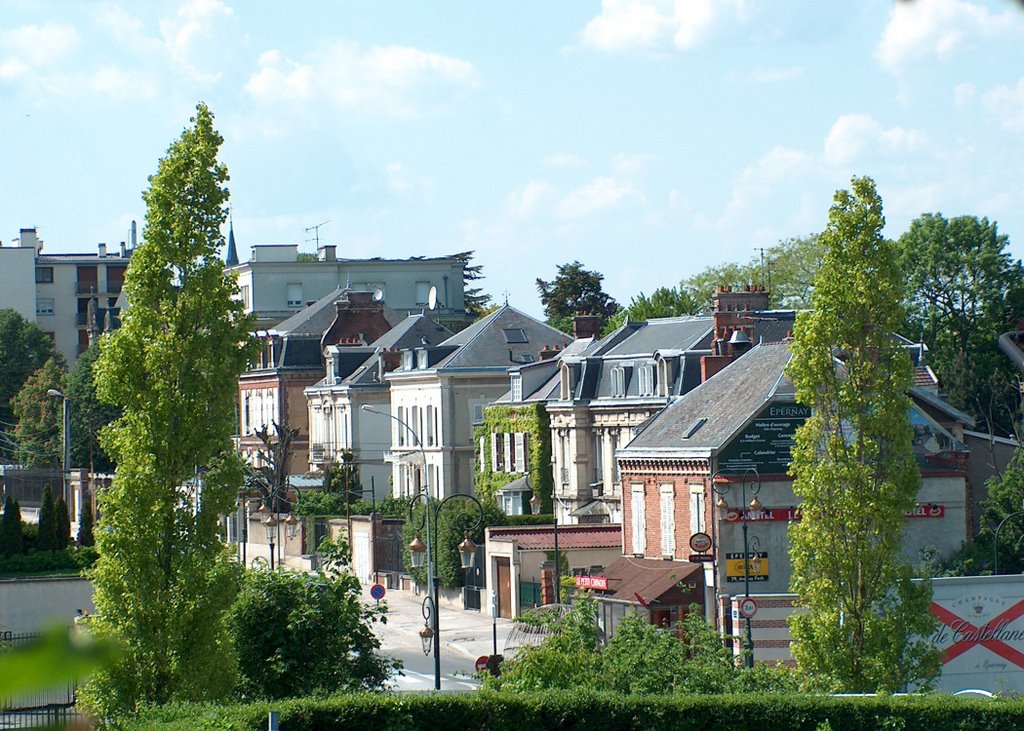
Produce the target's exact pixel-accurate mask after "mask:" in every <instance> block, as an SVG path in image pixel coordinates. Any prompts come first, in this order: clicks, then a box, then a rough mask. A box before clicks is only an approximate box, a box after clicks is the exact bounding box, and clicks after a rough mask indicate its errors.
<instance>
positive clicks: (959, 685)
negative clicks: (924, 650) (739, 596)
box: [732, 574, 1024, 695]
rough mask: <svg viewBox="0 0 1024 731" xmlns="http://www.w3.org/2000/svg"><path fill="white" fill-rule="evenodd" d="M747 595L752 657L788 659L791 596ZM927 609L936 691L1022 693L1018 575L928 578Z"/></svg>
mask: <svg viewBox="0 0 1024 731" xmlns="http://www.w3.org/2000/svg"><path fill="white" fill-rule="evenodd" d="M753 596H754V599H755V601H757V602H758V609H757V613H756V614H755V615H754V617H753V619H752V620H751V625H752V630H753V637H754V658H755V660H757V661H758V662H762V661H771V662H774V661H779V660H781V661H783V662H787V663H789V662H791V660H792V655H791V654H790V652H789V643H790V641H791V639H792V638H791V637H790V635H789V629H788V625H787V624H786V622H785V619H786V617H788V616H789V614H791V613H792V612H793V611H794V610H793V608H792V604H793V602H794V601H795V600H796V595H794V594H756V595H753ZM736 605H737V601H736V600H734V601H733V605H732V606H733V610H734V615H733V616H735V617H737V620H736V622H737V624H736V625H735V626H736V627H737V628H739V629H742V627H743V624H742V620H739V619H738V613H737V612H736V611H735V610H736V608H737V607H736ZM931 611H932V614H934V615H936V616H937V617H938V618H939V621H940V625H939V629H938V630H937V631H936V632H935V634H934V635H932V637H931V638H930V639H931V642H932V644H933V645H934V646H935V647H936V648H937V649H939V650H940V651H941V652H942V653H943V664H942V675H941V676H940V677H939V680H938V682H937V684H936V690H939V691H942V692H946V693H955V692H956V691H959V690H965V689H967V688H979V689H982V690H987V691H989V692H991V693H1013V694H1017V695H1019V694H1020V693H1022V692H1024V576H1020V575H1016V574H1015V575H1009V576H956V577H943V578H939V579H932V609H931ZM736 644H737V645H738V643H736Z"/></svg>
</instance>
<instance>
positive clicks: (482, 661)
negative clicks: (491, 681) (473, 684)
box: [476, 655, 490, 673]
mask: <svg viewBox="0 0 1024 731" xmlns="http://www.w3.org/2000/svg"><path fill="white" fill-rule="evenodd" d="M489 659H490V658H488V657H487V655H481V656H480V657H478V658H477V659H476V671H477V672H478V673H482V672H483V671H484V670H486V669H487V661H488V660H489Z"/></svg>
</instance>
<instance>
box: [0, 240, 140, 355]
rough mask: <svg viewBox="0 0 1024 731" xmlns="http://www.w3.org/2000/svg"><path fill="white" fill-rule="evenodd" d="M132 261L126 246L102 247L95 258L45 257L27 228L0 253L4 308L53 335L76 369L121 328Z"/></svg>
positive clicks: (0, 299)
mask: <svg viewBox="0 0 1024 731" xmlns="http://www.w3.org/2000/svg"><path fill="white" fill-rule="evenodd" d="M130 256H131V252H130V250H129V249H128V248H127V247H126V246H125V243H124V242H121V244H120V246H119V247H118V248H117V249H114V248H113V247H112V248H111V250H110V251H109V252H108V250H107V245H106V244H98V245H97V249H96V253H94V254H44V253H43V242H42V241H41V240H40V239H39V237H38V235H37V233H36V230H35V229H34V228H23V229H21V231H20V233H19V236H18V238H17V239H15V240H14V241H13V242H12V243H11V245H10V246H3V247H0V308H12V309H14V310H17V311H18V312H19V313H20V314H21V315H22V316H23V317H25V319H27V320H30V321H34V322H35V323H36V324H37V325H39V327H40V328H42V329H43V330H45V331H46V332H47V333H49V334H50V337H52V338H53V342H54V345H55V346H56V348H57V350H58V352H60V353H61V354H62V355H63V356H64V359H65V361H66V362H67V364H68V366H69V367H70V366H72V365H74V363H75V361H76V360H77V359H78V356H79V355H80V354H81V353H82V352H84V351H85V349H86V348H88V347H89V344H90V342H91V340H92V338H93V337H94V336H95V335H96V334H97V333H99V332H102V331H103V330H105V329H108V328H110V327H116V324H117V319H118V317H119V313H120V305H119V303H118V298H119V297H120V295H121V289H122V287H123V285H124V277H125V272H126V271H127V269H128V260H129V257H130Z"/></svg>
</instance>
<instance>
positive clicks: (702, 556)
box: [690, 553, 715, 563]
mask: <svg viewBox="0 0 1024 731" xmlns="http://www.w3.org/2000/svg"><path fill="white" fill-rule="evenodd" d="M714 560H715V556H714V554H712V553H691V554H690V561H692V562H693V563H711V562H712V561H714Z"/></svg>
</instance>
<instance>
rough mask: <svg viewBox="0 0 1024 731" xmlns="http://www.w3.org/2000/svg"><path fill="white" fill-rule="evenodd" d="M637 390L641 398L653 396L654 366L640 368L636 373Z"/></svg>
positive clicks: (648, 365)
mask: <svg viewBox="0 0 1024 731" xmlns="http://www.w3.org/2000/svg"><path fill="white" fill-rule="evenodd" d="M637 377H638V383H637V387H638V389H639V392H640V395H641V396H653V395H654V366H652V365H651V364H650V363H647V364H645V365H642V366H640V370H639V372H638V373H637Z"/></svg>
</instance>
